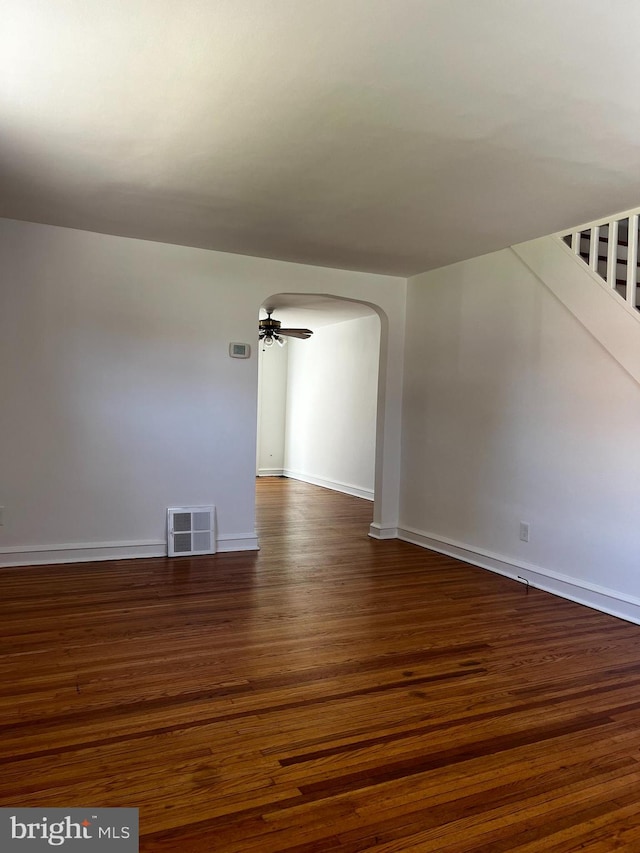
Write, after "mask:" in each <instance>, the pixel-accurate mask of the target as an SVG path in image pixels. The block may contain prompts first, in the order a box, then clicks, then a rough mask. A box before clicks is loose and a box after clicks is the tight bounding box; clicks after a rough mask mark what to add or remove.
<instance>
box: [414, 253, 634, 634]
mask: <svg viewBox="0 0 640 853" xmlns="http://www.w3.org/2000/svg"><path fill="white" fill-rule="evenodd" d="M594 275H595V274H594V273H592V272H590V271H589V270H587V269H586V268H585V267H584V265H582V266H581V265H580V264H579V261H578V260H577V259H576V258H575V257H573V256H572V255H571V250H570V249H569V248H567V247H566V246H563V245H562V244H561V243H560V241H559V240H558V239H557V238H544V239H543V240H536V241H532V242H531V243H527V244H523V245H520V246H517V247H514V248H513V249H506V250H504V251H501V252H497V253H494V254H491V255H486V256H484V257H480V258H475V259H472V260H469V261H464V262H462V263H459V264H455V265H452V266H450V267H446V268H443V269H440V270H435V271H432V272H429V273H425V274H423V275H420V276H416V277H414V278H413V279H411V280H410V281H409V287H408V304H407V318H408V322H407V344H406V360H405V386H404V408H403V458H402V473H403V487H402V496H401V514H400V527H399V535H400V537H401V538H403V539H405V540H407V541H411V542H415V543H417V544H421V545H424V546H425V547H430V548H435V549H436V550H440V551H442V552H444V553H448V554H453V555H455V556H459V557H461V558H462V559H465V560H467V561H468V562H471V563H475V564H477V565H480V566H483V567H485V568H489V569H492V570H493V571H497V572H500V573H503V574H506V575H509V576H511V577H513V578H514V579H517V578H521V579H523V580H525V581H527V582H529V583H530V584H531V585H533V586H536V587H539V588H542V589H546V590H549V591H551V592H555V593H557V594H559V595H562V596H564V597H567V598H571V599H573V600H575V601H579V602H581V603H584V604H587V605H590V606H592V607H596V608H599V609H601V610H604V611H606V612H609V613H613V614H615V615H618V616H621V617H623V618H625V619H629V620H631V621H636V622H640V525H638V508H639V506H640V500H639V498H638V496H639V493H640V459H639V458H638V455H637V454H636V453H635V452H634V451H635V445H636V441H637V433H638V425H639V424H640V384H639V382H640V366H639V365H640V323H639V321H638V320H637V318H636V317H635V316H634V315H633V313H630V311H629V309H628V308H627V307H626V306H624V305H621V304H619V300H617V298H616V297H615V295H613V294H611V293H608V292H607V291H606V289H604V288H603V287H602V286H601V285H600V284H599V283H598V282H597V281H596V280H595V279H594ZM521 522H526V523H527V524H529V529H530V537H529V541H528V542H523V541H521V539H520V523H521ZM479 617H481V614H479Z"/></svg>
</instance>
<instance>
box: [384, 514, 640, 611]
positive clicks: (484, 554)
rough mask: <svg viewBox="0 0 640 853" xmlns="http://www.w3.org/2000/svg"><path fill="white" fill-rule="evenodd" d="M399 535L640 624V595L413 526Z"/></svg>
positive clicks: (401, 530)
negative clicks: (426, 531)
mask: <svg viewBox="0 0 640 853" xmlns="http://www.w3.org/2000/svg"><path fill="white" fill-rule="evenodd" d="M398 538H399V539H402V540H403V541H404V542H410V543H412V544H413V545H419V546H420V547H422V548H428V549H429V550H431V551H438V553H440V554H446V555H447V556H449V557H456V558H457V559H459V560H463V561H464V562H465V563H471V565H474V566H480V568H482V569H489V571H492V572H497V573H498V574H500V575H504V576H505V577H509V578H512V579H513V580H519V581H520V582H522V581H527V582H528V583H529V584H530V585H531V586H532V587H536V588H537V589H542V590H544V591H545V592H550V593H553V594H554V595H558V596H560V597H561V598H568V599H569V600H570V601H575V602H576V603H577V604H584V605H585V606H586V607H591V608H593V609H594V610H600V611H602V612H603V613H608V614H609V615H611V616H617V617H618V618H620V619H625V620H626V621H628V622H634V623H636V624H640V598H636V597H635V596H631V595H627V594H626V593H623V592H618V591H617V590H613V589H609V588H608V587H603V586H599V585H598V584H593V583H590V582H589V581H582V580H578V579H577V578H572V577H570V576H569V575H563V574H560V572H554V571H553V570H551V569H545V568H543V567H542V566H535V565H532V564H531V563H525V562H520V561H514V560H508V559H506V558H505V557H501V556H500V555H498V554H492V553H490V552H488V551H481V550H477V549H474V548H471V547H470V546H468V545H465V544H463V543H461V542H455V541H453V540H448V539H443V538H441V537H439V536H435V535H433V534H430V533H425V532H424V531H421V530H415V529H414V528H411V527H399V528H398Z"/></svg>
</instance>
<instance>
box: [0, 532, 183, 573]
mask: <svg viewBox="0 0 640 853" xmlns="http://www.w3.org/2000/svg"><path fill="white" fill-rule="evenodd" d="M166 556H167V543H166V542H165V541H164V540H161V539H150V540H141V541H137V542H75V543H65V544H60V545H20V546H12V547H7V548H0V567H2V568H4V567H7V566H44V565H48V564H50V563H91V562H94V561H99V560H135V559H138V558H140V557H166Z"/></svg>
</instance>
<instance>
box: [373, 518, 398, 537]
mask: <svg viewBox="0 0 640 853" xmlns="http://www.w3.org/2000/svg"><path fill="white" fill-rule="evenodd" d="M369 536H370V537H371V538H372V539H397V538H398V528H397V527H382V525H380V524H378V522H377V521H374V522H373V523H372V524H370V525H369Z"/></svg>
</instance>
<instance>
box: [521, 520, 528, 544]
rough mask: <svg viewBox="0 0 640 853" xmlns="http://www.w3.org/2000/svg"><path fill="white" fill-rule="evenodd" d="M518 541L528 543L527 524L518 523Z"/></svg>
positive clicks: (525, 522) (526, 522)
mask: <svg viewBox="0 0 640 853" xmlns="http://www.w3.org/2000/svg"><path fill="white" fill-rule="evenodd" d="M520 540H521V541H522V542H528V541H529V522H528V521H521V522H520Z"/></svg>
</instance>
